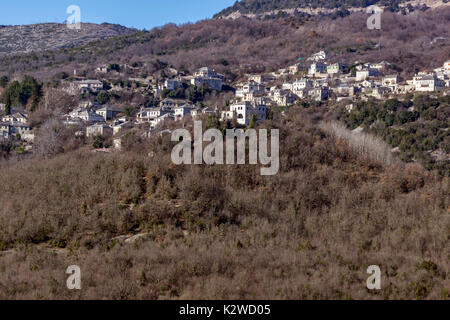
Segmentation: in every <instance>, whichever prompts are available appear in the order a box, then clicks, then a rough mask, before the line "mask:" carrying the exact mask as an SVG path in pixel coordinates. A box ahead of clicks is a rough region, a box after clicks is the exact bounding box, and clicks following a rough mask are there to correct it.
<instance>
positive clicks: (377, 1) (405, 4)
mask: <svg viewBox="0 0 450 320" xmlns="http://www.w3.org/2000/svg"><path fill="white" fill-rule="evenodd" d="M449 4H450V3H449V2H448V1H446V0H424V1H422V0H406V1H401V0H319V1H315V2H314V3H312V2H311V1H310V0H242V1H237V2H236V3H235V4H234V5H233V6H230V7H228V8H225V9H224V10H222V11H221V12H219V13H217V14H216V15H215V16H214V18H221V19H223V18H226V19H237V18H240V17H246V18H256V17H264V16H267V15H276V14H280V13H284V14H289V15H292V14H294V13H301V14H308V15H320V14H332V13H334V12H336V11H340V10H348V11H351V12H355V11H363V10H364V9H365V8H367V7H369V6H371V5H378V6H380V7H382V8H384V9H385V10H388V11H393V12H398V11H400V12H402V13H409V12H411V11H414V9H415V8H416V9H417V8H422V9H426V8H436V7H440V6H447V5H449Z"/></svg>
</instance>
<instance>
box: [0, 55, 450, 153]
mask: <svg viewBox="0 0 450 320" xmlns="http://www.w3.org/2000/svg"><path fill="white" fill-rule="evenodd" d="M299 60H300V59H299ZM127 68H131V69H134V71H137V72H135V73H138V71H139V67H138V66H137V67H136V66H130V65H102V66H98V67H97V68H96V69H95V74H96V77H95V78H90V79H86V78H85V77H78V76H76V71H75V72H74V77H72V78H73V79H71V80H70V81H69V80H64V84H63V88H64V91H66V92H67V93H69V94H71V95H74V96H75V95H81V96H86V95H88V94H89V93H94V94H97V95H99V94H101V93H102V92H117V91H125V90H130V89H129V88H127V87H126V86H124V85H123V83H113V82H110V81H109V80H108V76H109V75H111V74H114V73H115V74H119V75H121V74H122V73H121V70H123V69H127ZM128 81H129V83H134V84H137V85H135V86H134V87H133V89H131V90H137V91H139V92H151V93H152V94H153V96H154V97H156V98H157V99H158V100H157V101H159V103H158V105H151V106H148V105H147V106H144V105H136V106H134V107H135V109H136V112H134V113H131V112H128V111H127V110H124V109H123V108H121V107H120V106H115V105H110V104H109V103H104V104H101V103H98V102H97V101H96V102H91V101H89V100H86V101H83V102H81V103H80V104H79V105H78V107H77V108H75V109H73V110H70V111H69V112H68V113H66V114H64V115H62V116H61V120H62V122H63V123H64V124H65V125H67V126H77V127H78V128H83V129H82V130H78V131H77V132H76V135H77V136H86V137H95V136H109V137H112V139H113V146H114V147H115V148H118V149H120V147H121V137H122V135H123V132H126V131H127V130H129V129H132V128H135V127H139V126H143V127H144V128H146V129H145V131H146V134H147V135H151V134H152V132H154V131H155V130H157V129H158V127H159V126H161V124H163V123H165V122H167V121H173V122H175V123H176V122H179V121H181V120H183V119H186V118H188V117H189V118H194V119H195V118H199V117H201V116H203V115H214V116H216V117H217V118H219V119H220V121H233V122H234V124H235V125H237V126H242V127H248V126H249V125H250V124H251V123H255V124H257V123H261V122H263V121H265V120H266V118H267V114H268V110H270V109H271V108H274V107H283V108H285V107H290V106H293V105H300V104H301V103H302V101H316V102H320V101H327V100H328V101H333V100H334V101H337V102H341V101H344V102H347V103H348V104H347V105H346V110H347V111H348V112H349V113H350V112H352V110H353V108H354V105H355V103H356V102H359V101H367V100H368V99H378V100H386V99H389V98H393V97H398V96H400V95H405V94H408V93H413V92H422V93H431V94H432V93H436V94H437V93H439V94H443V95H448V92H449V89H450V60H448V61H445V62H443V64H442V67H440V68H437V69H435V70H429V71H421V72H418V73H417V74H415V75H412V76H411V78H410V79H402V78H401V77H400V76H399V75H398V74H397V73H393V72H392V68H391V65H390V63H389V62H386V61H381V62H379V63H363V62H355V63H353V64H352V65H348V64H344V63H339V62H336V63H330V62H329V61H328V56H327V52H326V51H322V52H318V53H316V54H314V55H312V56H311V57H309V58H308V59H307V60H306V61H305V62H304V61H299V62H298V63H296V64H293V65H291V66H288V67H287V68H283V69H279V70H277V71H275V72H272V73H268V74H248V75H247V76H246V77H245V81H238V82H235V83H230V82H228V81H227V79H226V77H225V76H224V75H222V74H219V73H217V72H216V71H215V70H214V69H212V68H209V67H203V68H200V69H198V70H196V71H194V72H193V73H192V74H186V72H180V71H178V70H176V69H174V68H168V69H167V72H165V74H164V77H163V78H162V79H155V78H154V77H152V76H147V77H145V78H143V77H129V78H128ZM183 87H184V88H186V87H194V88H207V89H208V90H213V91H216V92H221V91H222V90H227V91H228V92H231V93H232V98H231V99H230V101H229V102H228V103H227V106H226V108H224V107H223V106H222V107H220V106H204V105H203V104H202V103H198V102H197V103H194V102H192V101H189V100H186V99H177V98H171V97H170V96H171V95H170V93H171V92H176V90H178V89H180V88H183ZM168 93H169V94H168ZM411 108H414V106H413V107H411ZM0 109H1V111H3V113H4V114H5V115H4V116H3V117H2V118H1V123H0V136H1V137H2V138H4V139H8V138H14V139H18V140H21V141H23V142H24V143H25V147H24V148H25V150H27V151H29V150H32V149H33V140H34V136H35V134H34V130H33V128H32V127H31V125H30V124H29V123H28V116H29V114H28V112H27V111H25V110H23V109H20V110H19V109H17V108H15V107H14V106H13V107H12V109H11V110H9V112H6V113H8V114H6V113H5V105H4V104H0Z"/></svg>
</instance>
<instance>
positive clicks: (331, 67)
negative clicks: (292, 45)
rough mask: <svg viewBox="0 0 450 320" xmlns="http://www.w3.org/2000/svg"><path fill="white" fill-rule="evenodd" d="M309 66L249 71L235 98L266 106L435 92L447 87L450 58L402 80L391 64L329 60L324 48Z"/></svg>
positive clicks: (313, 57)
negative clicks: (263, 71) (257, 73)
mask: <svg viewBox="0 0 450 320" xmlns="http://www.w3.org/2000/svg"><path fill="white" fill-rule="evenodd" d="M308 61H311V63H310V64H309V66H307V65H305V64H303V63H297V64H295V65H292V66H289V67H288V68H283V69H279V70H277V71H276V72H273V73H271V74H268V75H250V76H249V77H248V80H249V81H248V82H247V83H244V84H238V86H237V89H236V98H239V99H242V100H244V101H251V102H252V103H253V104H260V103H261V102H263V103H264V104H265V105H267V106H269V105H270V106H273V105H276V106H282V107H286V106H291V105H293V104H294V103H296V102H297V101H299V100H315V101H322V100H327V99H335V100H337V101H341V100H345V99H350V100H358V99H361V100H367V99H368V98H369V97H374V98H377V99H384V98H388V97H390V96H393V95H397V94H406V93H408V92H414V91H416V92H435V91H441V90H447V89H448V88H449V87H450V83H449V77H450V71H449V69H450V60H449V61H446V62H445V63H444V65H443V66H442V67H440V68H437V69H435V70H433V71H423V72H419V73H417V74H416V75H415V76H414V77H413V78H412V79H407V80H404V79H402V78H401V77H400V76H399V75H398V74H390V72H389V70H390V69H391V68H390V67H391V65H390V64H389V63H388V62H386V61H382V62H380V63H359V62H357V63H355V64H353V65H352V66H349V65H347V64H345V63H339V62H338V63H328V61H327V52H325V51H321V52H318V53H316V54H314V55H312V56H311V57H310V58H308Z"/></svg>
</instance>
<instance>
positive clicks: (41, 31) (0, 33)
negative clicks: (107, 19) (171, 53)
mask: <svg viewBox="0 0 450 320" xmlns="http://www.w3.org/2000/svg"><path fill="white" fill-rule="evenodd" d="M136 31H137V30H135V29H130V28H127V27H124V26H121V25H116V24H109V23H103V24H100V25H99V24H91V23H83V24H82V27H81V29H80V30H71V29H69V28H67V26H66V24H64V23H43V24H33V25H23V26H0V55H5V54H17V53H30V52H38V51H46V50H53V49H60V48H71V47H78V46H82V45H85V44H87V43H89V42H91V41H95V40H103V39H108V38H112V37H116V36H120V35H126V34H131V33H134V32H136Z"/></svg>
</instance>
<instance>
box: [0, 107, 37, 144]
mask: <svg viewBox="0 0 450 320" xmlns="http://www.w3.org/2000/svg"><path fill="white" fill-rule="evenodd" d="M0 108H1V109H3V111H4V108H5V105H4V104H1V105H0ZM0 137H1V138H3V139H10V138H12V137H20V139H22V140H24V141H28V142H32V141H33V140H34V134H33V132H32V128H31V127H30V125H29V124H28V113H27V112H25V111H14V110H13V112H12V114H10V115H4V116H3V117H2V118H1V122H0Z"/></svg>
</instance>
